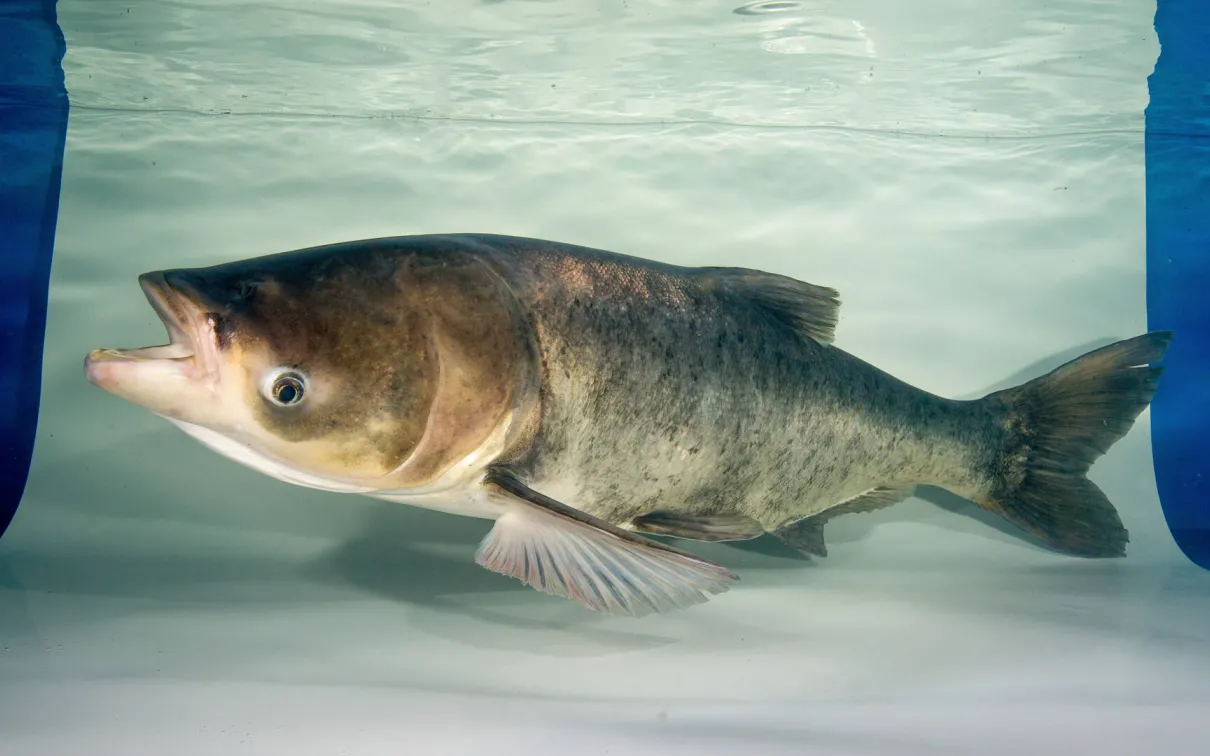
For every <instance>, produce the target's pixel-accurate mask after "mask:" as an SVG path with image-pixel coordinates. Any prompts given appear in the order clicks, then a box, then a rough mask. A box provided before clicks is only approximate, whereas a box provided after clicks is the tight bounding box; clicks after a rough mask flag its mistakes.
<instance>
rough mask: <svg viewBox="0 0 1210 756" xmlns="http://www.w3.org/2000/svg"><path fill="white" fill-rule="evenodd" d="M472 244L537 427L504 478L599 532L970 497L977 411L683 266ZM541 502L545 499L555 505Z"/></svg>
mask: <svg viewBox="0 0 1210 756" xmlns="http://www.w3.org/2000/svg"><path fill="white" fill-rule="evenodd" d="M468 241H469V242H470V243H472V244H482V245H484V246H483V254H485V255H486V256H488V257H489V259H493V260H494V261H495V263H496V265H497V266H498V267H499V268H500V269H501V270H502V275H504V276H505V277H506V278H507V280H509V283H510V285H511V286H512V288H513V290H514V292H516V294H517V296H518V297H519V298H520V299H521V301H522V302H523V303H524V304H525V306H526V308H527V311H528V314H529V317H530V318H531V320H532V322H533V327H534V331H535V333H536V334H537V338H538V341H539V346H540V349H541V354H542V360H543V370H544V373H543V387H542V394H541V401H542V409H541V424H540V428H539V431H538V433H537V435H536V437H535V438H534V440H533V443H532V445H531V447H530V450H529V454H528V455H527V456H526V457H525V458H524V459H521V460H518V461H517V462H515V463H514V464H513V465H512V468H513V470H514V471H515V472H516V474H517V475H518V476H520V477H522V478H523V479H525V480H527V481H529V482H530V483H531V484H532V485H535V486H539V487H540V486H543V485H545V486H547V487H548V488H550V489H552V490H550V491H548V493H550V495H553V496H561V497H563V499H564V500H565V501H568V502H569V503H571V504H573V505H574V506H576V507H578V508H581V509H583V510H585V511H587V512H590V513H591V514H594V515H596V516H598V517H601V518H603V519H606V520H609V521H611V522H615V523H626V522H629V521H630V520H631V519H632V518H634V517H637V516H640V515H643V514H646V513H649V512H652V511H655V510H659V509H667V510H674V511H682V512H686V513H692V514H695V515H700V516H705V515H711V514H745V515H748V516H750V517H753V518H754V519H756V520H758V521H760V522H761V524H762V525H763V526H764V527H765V528H766V529H767V530H770V531H772V530H775V529H777V528H778V527H780V526H782V525H784V524H786V523H788V522H792V521H794V520H797V519H799V518H801V517H804V516H806V515H809V514H813V513H816V512H819V511H822V510H823V509H826V508H828V507H830V506H833V505H835V504H838V503H840V502H842V501H844V500H846V499H849V498H852V497H853V496H856V495H858V494H859V493H861V492H862V491H865V490H867V489H869V488H871V487H874V486H879V485H895V484H901V483H926V482H944V483H945V484H946V485H948V486H949V487H951V488H963V487H965V488H969V489H972V490H973V489H977V488H979V487H981V486H982V485H984V481H981V480H978V479H977V473H973V472H968V471H974V470H979V469H981V468H985V467H986V466H987V464H986V463H984V462H983V461H982V460H981V459H979V457H980V455H986V457H987V459H988V461H990V459H991V457H992V456H993V451H992V449H993V447H996V446H998V443H999V438H998V434H1002V431H1000V430H998V427H997V426H996V424H995V423H993V422H991V421H990V418H987V417H985V416H986V415H987V413H988V411H989V410H988V408H987V407H986V406H985V405H980V404H976V403H971V402H959V401H953V400H949V399H943V398H941V397H936V396H933V395H931V394H927V393H925V392H923V391H920V390H918V389H916V388H913V387H911V386H909V385H908V384H905V383H903V382H902V381H899V380H897V379H895V378H893V377H892V376H890V375H888V374H886V373H884V372H882V371H880V370H878V369H876V368H874V367H872V366H870V365H868V364H867V363H865V362H862V361H860V360H858V359H856V358H854V357H853V356H851V355H849V354H847V353H845V352H843V351H842V350H840V349H838V348H836V347H835V346H825V345H822V344H819V343H818V342H816V341H814V340H812V339H810V338H806V337H804V335H803V334H802V333H801V332H800V331H799V330H796V329H795V328H793V327H792V326H791V325H790V324H789V323H787V322H785V320H784V319H783V318H780V317H777V315H776V314H775V313H772V312H770V311H769V310H768V309H766V308H765V307H762V306H759V305H758V304H753V303H750V302H745V301H743V300H740V299H737V298H735V297H730V298H729V297H728V296H727V294H726V292H725V291H724V290H723V289H722V288H721V287H719V286H718V285H717V284H718V277H719V276H725V275H726V273H725V271H718V270H711V269H708V270H707V271H706V272H704V273H703V272H698V271H695V270H691V269H683V268H676V267H674V266H668V265H661V264H659V263H652V262H647V261H636V260H634V259H632V258H625V257H623V256H621V255H612V254H609V253H601V252H596V251H590V250H581V249H578V248H572V247H566V246H563V245H556V244H542V245H533V246H529V245H526V244H525V243H524V242H519V241H517V240H510V239H501V238H498V237H470V238H469V239H468ZM555 491H557V492H558V493H557V494H556V493H555Z"/></svg>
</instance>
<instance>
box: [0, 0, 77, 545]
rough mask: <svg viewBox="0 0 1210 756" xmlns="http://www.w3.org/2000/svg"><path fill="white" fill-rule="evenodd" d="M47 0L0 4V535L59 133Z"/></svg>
mask: <svg viewBox="0 0 1210 756" xmlns="http://www.w3.org/2000/svg"><path fill="white" fill-rule="evenodd" d="M64 49H65V45H64V42H63V34H62V32H60V30H59V25H58V23H57V21H56V18H55V0H0V265H2V266H3V267H0V533H3V532H4V530H5V529H6V528H7V527H8V524H9V523H10V522H11V521H12V518H13V515H14V514H15V513H16V511H17V504H18V503H19V502H20V501H21V494H22V492H23V491H24V490H25V480H26V477H27V476H28V474H29V461H30V455H31V453H32V452H33V446H34V432H35V429H36V428H37V424H38V401H39V394H40V393H41V380H42V342H43V339H44V337H45V332H46V298H47V291H46V290H47V286H48V284H49V279H50V257H51V251H52V249H53V247H54V241H55V220H56V218H57V216H58V213H59V182H60V178H61V176H62V174H63V144H64V139H65V137H66V135H67V90H66V88H65V87H64V85H63V66H62V61H63V53H64Z"/></svg>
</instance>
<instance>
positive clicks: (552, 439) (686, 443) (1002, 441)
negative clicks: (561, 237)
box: [88, 234, 1171, 614]
mask: <svg viewBox="0 0 1210 756" xmlns="http://www.w3.org/2000/svg"><path fill="white" fill-rule="evenodd" d="M143 283H144V288H145V290H147V291H148V292H149V298H151V300H152V303H153V305H155V306H156V307H157V310H158V311H160V312H161V315H162V316H164V317H165V318H166V322H167V323H169V330H170V333H173V332H174V331H173V329H174V328H176V330H177V331H180V330H181V328H185V327H186V326H188V323H194V322H203V323H204V324H205V326H204V327H201V326H199V327H198V328H200V331H199V333H200V334H201V335H200V336H194V337H193V338H192V340H191V343H192V345H193V351H194V352H196V353H197V355H198V356H196V357H192V358H190V359H192V360H194V361H195V362H200V363H205V364H210V363H214V364H222V365H226V366H227V367H224V368H222V369H221V370H217V372H215V371H211V372H212V373H213V375H215V376H219V375H221V380H222V381H223V382H224V385H226V386H227V388H226V389H224V391H225V393H221V394H220V393H213V392H214V391H217V389H210V390H211V392H212V394H213V395H214V396H216V397H217V396H220V395H221V396H222V397H225V399H223V401H224V402H225V404H224V405H223V406H224V409H223V410H222V411H219V410H218V409H215V411H214V412H212V413H211V415H213V417H210V416H208V415H206V413H205V412H202V411H199V410H198V409H197V407H196V404H197V403H196V402H193V403H189V402H175V403H174V401H173V400H174V396H175V395H174V394H173V393H172V391H171V390H169V389H171V387H172V386H174V385H176V384H170V385H169V384H166V385H168V389H163V390H161V388H159V385H158V384H154V382H150V379H145V380H144V379H140V380H141V381H142V382H140V380H135V379H137V378H140V373H139V370H143V372H144V373H149V372H150V370H151V368H152V367H154V366H152V365H148V366H147V367H146V368H145V369H144V368H142V367H141V366H140V365H137V364H134V365H132V364H131V363H132V362H137V361H138V359H139V357H138V355H140V354H144V353H142V352H139V351H138V350H134V351H128V352H125V353H123V352H122V351H121V350H96V351H94V353H93V354H92V355H90V357H89V362H88V371H89V376H90V379H92V380H93V381H94V382H95V383H98V385H103V386H105V387H106V388H107V389H108V390H110V391H111V392H113V393H117V394H119V395H124V396H127V397H128V398H131V399H132V401H136V402H140V403H142V404H144V405H145V406H148V407H149V408H152V409H153V411H156V412H158V413H159V414H162V415H164V416H166V417H169V418H172V419H174V421H175V422H178V424H179V425H181V427H182V428H184V429H185V430H187V431H188V432H191V433H193V434H194V435H196V436H198V437H199V438H200V439H201V440H203V442H206V443H208V444H209V445H211V446H212V448H216V450H219V451H220V452H222V453H225V454H227V455H228V456H232V457H233V458H236V459H240V460H241V461H244V462H245V463H247V464H250V465H252V466H254V467H257V468H258V469H262V470H264V471H266V472H268V473H269V474H273V475H276V476H277V477H281V478H283V479H286V480H291V481H292V482H298V483H300V484H303V485H313V486H315V487H324V488H328V489H329V490H343V491H349V492H355V493H364V494H367V495H371V496H378V497H380V498H386V499H392V500H399V501H405V502H409V503H416V504H418V505H420V506H433V507H435V508H440V509H446V510H448V511H455V512H458V513H461V514H470V515H475V516H484V517H489V518H492V519H495V520H496V525H495V527H494V529H493V531H492V533H491V534H489V536H488V538H487V539H486V540H485V542H484V545H483V546H482V547H481V549H480V553H479V556H478V560H479V562H480V564H483V565H484V566H486V567H488V568H489V569H493V570H496V571H498V572H502V573H504V574H508V575H512V576H513V577H517V578H519V579H522V580H523V581H525V582H527V583H529V584H531V585H534V586H535V587H538V588H539V589H541V590H546V591H547V592H551V593H556V594H558V595H565V596H571V597H573V598H577V599H578V600H581V601H582V602H583V603H585V604H587V605H589V606H591V607H592V608H595V609H600V610H602V611H619V612H623V613H630V614H642V613H645V612H647V611H652V610H655V611H661V610H663V609H666V608H670V607H671V606H684V605H688V604H691V603H696V602H698V601H700V600H705V599H704V596H703V594H705V593H717V592H720V591H722V590H726V583H727V582H729V581H730V580H731V579H734V577H735V576H733V575H731V574H730V573H729V572H727V571H726V570H723V569H722V568H718V567H717V566H714V565H710V564H709V563H708V562H704V561H702V560H700V559H698V558H696V557H694V556H692V555H691V554H687V553H685V552H680V551H678V550H676V549H671V548H669V547H666V546H663V545H661V544H659V543H658V542H654V541H650V540H649V539H643V538H640V537H637V536H635V535H633V533H635V532H637V533H646V534H662V535H672V536H678V537H681V538H688V539H697V540H737V539H747V538H753V537H757V536H759V535H761V534H764V533H773V534H775V535H777V536H779V537H780V538H782V539H783V540H785V541H787V542H788V543H790V544H792V545H794V546H796V547H797V548H799V549H800V550H802V551H804V552H806V553H809V554H815V555H823V554H825V553H826V547H825V545H824V540H823V525H824V523H825V522H826V521H827V519H828V518H830V517H832V516H835V515H837V514H841V513H845V512H856V511H863V510H869V509H873V508H877V507H882V506H887V505H889V504H893V503H894V502H896V501H899V500H902V499H903V498H906V497H907V496H909V495H910V494H911V493H912V491H913V490H914V488H915V486H916V485H918V484H932V485H936V486H940V487H943V488H946V489H948V490H950V491H952V492H954V493H957V494H959V495H961V496H964V497H967V498H969V499H971V500H973V501H975V502H976V503H978V504H979V505H981V506H983V507H985V508H987V509H989V510H992V511H994V512H997V513H999V514H1001V515H1002V516H1004V517H1005V518H1006V519H1008V520H1009V521H1011V522H1013V523H1015V524H1016V525H1018V526H1019V527H1021V528H1022V529H1024V530H1025V531H1026V532H1028V533H1029V534H1031V535H1033V536H1035V537H1036V538H1039V539H1041V540H1042V541H1043V542H1045V543H1046V544H1048V545H1049V546H1050V547H1051V548H1053V549H1055V550H1057V551H1060V552H1063V553H1067V554H1072V555H1078V556H1086V557H1106V556H1120V555H1121V554H1122V553H1124V549H1125V544H1126V542H1127V540H1128V535H1127V533H1126V530H1125V528H1124V527H1123V526H1122V523H1121V521H1120V519H1119V517H1118V515H1117V512H1116V511H1115V510H1114V507H1113V505H1112V504H1111V503H1110V502H1109V501H1108V500H1107V499H1106V498H1105V496H1104V494H1103V493H1102V492H1101V491H1100V489H1099V488H1097V486H1096V485H1095V484H1093V483H1092V482H1091V481H1089V480H1088V479H1087V477H1086V473H1087V471H1088V470H1089V468H1090V466H1091V465H1092V463H1093V462H1094V461H1095V460H1096V458H1097V457H1098V456H1100V455H1101V454H1103V453H1104V452H1105V451H1106V450H1107V449H1108V448H1109V446H1110V445H1112V444H1113V443H1114V442H1115V441H1117V440H1118V439H1119V438H1121V437H1122V436H1123V435H1124V434H1125V433H1126V432H1127V431H1128V430H1129V429H1130V427H1131V424H1132V423H1133V421H1134V419H1135V418H1136V417H1137V416H1138V415H1139V413H1140V412H1141V411H1142V410H1143V409H1144V408H1145V407H1146V406H1147V404H1148V403H1149V402H1150V400H1151V397H1152V395H1153V394H1154V392H1155V390H1156V385H1157V380H1158V378H1159V376H1160V373H1161V371H1162V368H1160V367H1158V366H1154V365H1151V364H1150V363H1153V362H1156V361H1158V360H1159V359H1160V358H1161V357H1162V355H1163V353H1164V351H1165V350H1166V348H1167V345H1168V343H1169V340H1170V338H1171V334H1169V333H1166V332H1156V333H1150V334H1146V335H1143V336H1139V337H1136V338H1133V339H1128V340H1125V341H1121V342H1117V343H1115V344H1111V345H1109V346H1107V347H1104V348H1102V349H1099V350H1096V351H1094V352H1091V353H1089V354H1087V355H1084V356H1083V357H1080V358H1078V359H1076V360H1074V361H1072V362H1070V363H1068V364H1067V365H1064V366H1062V367H1060V368H1058V369H1056V370H1054V371H1052V372H1051V373H1048V374H1047V375H1045V376H1040V377H1039V378H1037V379H1034V380H1033V381H1030V382H1028V383H1026V384H1024V385H1022V386H1019V387H1016V388H1013V389H1008V390H1005V391H1000V392H996V393H993V394H991V395H989V396H987V397H984V398H982V399H977V400H971V401H958V400H952V399H946V398H943V397H939V396H936V395H933V394H931V393H928V392H927V391H924V390H921V389H918V388H916V387H913V386H910V385H908V384H907V383H905V382H903V381H901V380H898V379H896V378H895V377H893V376H891V375H889V374H887V373H885V372H883V371H882V370H879V369H878V368H876V367H874V366H872V365H870V364H868V363H866V362H864V361H862V360H860V359H858V358H857V357H854V356H853V355H850V354H848V353H846V352H845V351H843V350H842V349H840V348H838V347H836V346H834V345H833V344H832V343H831V342H832V339H833V331H834V328H835V325H836V322H837V319H838V307H839V301H838V298H837V293H836V292H835V291H833V290H832V289H828V288H826V287H822V286H817V285H813V284H809V283H804V282H801V281H797V280H794V279H791V278H787V277H784V276H778V275H774V274H770V273H763V272H760V271H755V270H748V269H742V268H687V267H678V266H673V265H667V264H663V263H659V262H654V261H651V260H645V259H641V258H635V257H629V256H625V255H620V254H614V253H610V252H605V251H601V250H594V249H587V248H584V247H578V246H573V245H568V244H560V243H556V242H549V241H542V240H536V239H521V238H515V237H505V236H492V235H476V234H465V235H431V236H413V237H397V238H389V239H374V240H366V241H358V242H350V243H346V244H336V245H329V246H325V247H316V248H311V249H306V250H297V251H294V252H288V253H282V254H278V255H270V256H267V257H261V258H255V259H251V260H245V261H240V262H233V263H227V264H223V265H218V266H214V267H212V268H203V269H191V270H175V271H165V272H163V273H157V274H147V275H146V276H144V277H143ZM168 310H172V312H170V313H168V315H167V316H165V312H167V311H168ZM186 321H188V322H186ZM181 323H184V324H185V325H180V324H181ZM174 324H175V325H174ZM195 330H196V329H195ZM183 338H184V337H177V336H174V344H175V343H177V342H178V341H180V340H181V339H183ZM186 340H188V339H186ZM208 340H212V341H213V342H214V345H213V348H212V349H213V350H216V353H217V354H218V355H219V356H218V357H214V356H210V357H206V355H210V354H211V352H210V351H208V350H209V349H211V347H205V348H203V346H199V345H204V344H205V343H208ZM164 349H167V348H164ZM176 349H178V351H179V350H182V349H184V348H183V347H176ZM164 353H165V354H166V353H167V352H164ZM146 354H149V355H150V356H158V355H159V354H160V352H157V351H156V350H152V352H151V353H146ZM173 354H175V352H174V353H173ZM204 357H205V358H206V359H203V358H204ZM145 359H146V361H147V362H153V361H154V360H151V359H150V357H147V358H145ZM207 360H208V361H207ZM160 362H161V363H162V362H164V360H160ZM280 370H286V371H295V372H297V374H298V377H299V381H300V382H298V383H297V384H296V385H297V387H298V388H299V389H301V388H302V387H303V386H304V382H303V381H305V385H306V387H307V389H306V390H307V401H306V402H298V403H293V402H283V401H276V402H275V401H274V395H273V393H272V392H271V391H267V390H266V384H265V380H266V378H265V376H269V379H271V378H272V377H273V376H274V375H277V374H278V372H276V371H280ZM203 372H204V371H203ZM174 375H175V374H174ZM208 375H209V374H208ZM152 377H154V376H152ZM214 380H215V381H217V380H219V379H218V378H214ZM232 386H234V387H235V388H231V387H232ZM153 389H154V390H153ZM140 392H141V393H140ZM233 392H235V394H238V396H239V397H242V398H239V399H238V400H235V399H232V396H234V395H235V394H233ZM288 396H290V397H294V394H293V393H291V394H289V395H288ZM216 406H217V405H216ZM246 408H247V409H246ZM245 409H246V411H245ZM232 418H236V419H232ZM202 426H205V429H203V428H202ZM251 427H254V428H255V429H257V430H256V433H259V434H260V435H259V436H257V435H256V433H251V432H249V431H248V428H251ZM219 436H225V437H227V438H228V439H235V440H236V441H237V443H235V444H234V445H233V444H230V443H228V442H227V441H222V440H221V439H218V437H219ZM216 439H217V440H216ZM266 460H268V461H266ZM463 499H465V500H466V503H465V505H464V504H463V503H461V502H462V500H463ZM627 531H630V532H629V533H628V532H627Z"/></svg>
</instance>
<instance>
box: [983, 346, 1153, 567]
mask: <svg viewBox="0 0 1210 756" xmlns="http://www.w3.org/2000/svg"><path fill="white" fill-rule="evenodd" d="M1171 340H1172V333H1171V332H1169V331H1155V332H1152V333H1148V334H1145V335H1143V336H1137V337H1135V338H1133V339H1126V340H1125V341H1119V342H1117V343H1116V344H1110V345H1109V346H1106V347H1102V348H1100V349H1097V350H1095V351H1092V352H1089V353H1088V354H1085V355H1083V356H1082V357H1078V358H1076V359H1075V360H1072V361H1071V362H1068V363H1067V364H1065V365H1063V366H1061V367H1059V368H1056V369H1055V370H1053V371H1051V372H1050V373H1048V374H1046V375H1044V376H1042V377H1040V378H1036V379H1034V380H1032V381H1030V382H1028V383H1026V384H1024V385H1022V386H1018V387H1016V388H1011V389H1007V390H1004V391H998V392H995V393H993V394H991V395H989V396H988V397H987V399H986V400H985V401H989V402H1003V403H1004V405H1005V406H1006V407H1007V409H1008V430H1007V436H1006V439H1005V444H1004V446H1003V448H1002V452H1001V454H1000V457H999V459H998V460H997V461H996V462H995V463H994V464H993V479H994V483H993V485H992V488H991V490H990V491H988V492H987V493H986V495H981V496H978V497H975V501H976V502H977V503H978V504H980V505H981V506H983V507H984V508H986V509H989V510H991V511H993V512H996V513H998V514H1000V515H1002V516H1003V517H1005V518H1006V519H1008V520H1009V521H1011V522H1013V523H1014V524H1016V525H1017V526H1018V527H1020V528H1022V529H1023V530H1025V531H1026V532H1027V533H1030V534H1031V535H1033V536H1035V537H1037V538H1038V539H1040V540H1041V541H1043V542H1044V543H1046V544H1047V545H1048V546H1050V547H1051V548H1052V549H1054V550H1055V551H1058V552H1061V553H1065V554H1070V555H1073V556H1082V557H1117V556H1123V555H1124V554H1125V553H1126V543H1127V542H1128V541H1129V540H1130V538H1129V535H1128V534H1127V532H1126V528H1125V527H1123V525H1122V521H1121V519H1120V518H1119V517H1118V513H1117V511H1116V510H1115V509H1114V507H1113V504H1111V503H1110V502H1109V499H1108V498H1106V496H1105V494H1104V493H1103V492H1102V491H1101V489H1100V488H1098V487H1097V485H1096V484H1095V483H1093V482H1092V481H1090V480H1089V479H1088V478H1087V477H1085V475H1086V474H1087V472H1088V470H1089V468H1091V467H1092V463H1093V462H1094V461H1096V459H1097V458H1098V457H1100V456H1101V455H1102V454H1104V453H1105V452H1106V451H1108V449H1109V447H1110V446H1112V445H1113V444H1114V443H1115V442H1117V440H1118V439H1120V438H1121V437H1122V436H1124V435H1126V432H1127V431H1129V430H1130V428H1131V426H1132V425H1133V424H1134V420H1135V418H1137V417H1138V416H1139V414H1140V413H1142V411H1143V410H1144V409H1145V408H1146V407H1147V405H1148V404H1149V403H1150V402H1151V397H1152V396H1153V395H1154V394H1155V390H1156V386H1157V383H1158V380H1159V377H1160V374H1161V373H1163V370H1164V369H1163V368H1162V367H1159V366H1157V365H1152V364H1151V363H1153V362H1158V361H1159V360H1160V359H1161V358H1162V357H1163V356H1164V353H1165V352H1166V351H1167V349H1168V344H1169V343H1170V342H1171Z"/></svg>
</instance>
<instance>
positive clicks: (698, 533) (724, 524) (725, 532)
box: [630, 509, 765, 541]
mask: <svg viewBox="0 0 1210 756" xmlns="http://www.w3.org/2000/svg"><path fill="white" fill-rule="evenodd" d="M630 524H631V527H632V528H633V529H634V531H635V532H638V533H647V534H649V535H665V536H673V537H674V538H685V539H689V540H694V541H747V540H751V539H753V538H759V537H760V536H762V535H764V533H765V529H764V527H762V526H761V524H760V523H759V522H757V521H756V520H753V519H752V518H751V517H748V516H746V515H705V516H694V515H686V514H681V513H680V512H672V511H669V510H665V509H660V510H656V511H654V512H648V513H647V514H645V515H640V516H639V517H636V518H634V519H633V520H631V521H630Z"/></svg>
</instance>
